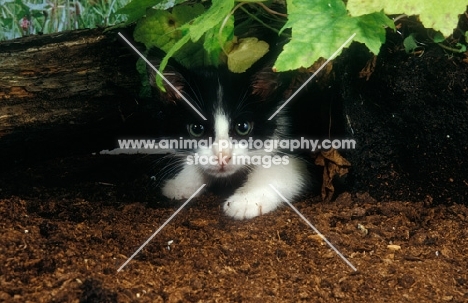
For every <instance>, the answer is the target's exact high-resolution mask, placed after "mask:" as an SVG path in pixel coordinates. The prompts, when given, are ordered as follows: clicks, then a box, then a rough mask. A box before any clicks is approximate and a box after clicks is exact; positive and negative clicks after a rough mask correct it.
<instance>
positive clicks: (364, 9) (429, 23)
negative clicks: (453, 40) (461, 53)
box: [347, 0, 468, 37]
mask: <svg viewBox="0 0 468 303" xmlns="http://www.w3.org/2000/svg"><path fill="white" fill-rule="evenodd" d="M467 4H468V3H467V1H466V0H448V1H435V0H434V1H428V0H406V1H402V0H348V4H347V8H348V11H349V12H350V14H351V15H352V16H360V15H363V14H368V13H370V12H375V11H380V10H384V12H385V13H386V14H388V15H394V14H407V15H419V19H420V20H421V22H422V23H423V25H424V26H425V27H427V28H433V29H435V30H437V31H441V32H442V34H443V35H444V36H445V37H448V36H450V35H451V34H452V32H453V29H454V28H455V27H456V26H457V22H458V15H459V14H462V13H463V12H464V11H465V10H466V5H467Z"/></svg>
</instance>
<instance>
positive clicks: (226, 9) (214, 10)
mask: <svg viewBox="0 0 468 303" xmlns="http://www.w3.org/2000/svg"><path fill="white" fill-rule="evenodd" d="M233 7H234V0H213V1H212V5H211V6H210V8H209V9H208V10H207V11H206V12H205V13H204V14H203V15H201V16H199V17H197V18H196V19H195V20H193V22H191V23H190V24H187V25H185V29H187V30H188V31H189V33H190V37H191V39H192V41H193V42H197V41H198V40H199V39H200V38H201V37H202V36H203V35H204V34H205V33H206V32H207V31H209V30H210V29H212V28H214V27H216V26H218V25H219V24H222V23H223V21H224V19H226V18H227V17H228V16H229V15H230V12H231V10H232V9H233Z"/></svg>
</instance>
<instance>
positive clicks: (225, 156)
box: [218, 150, 232, 166]
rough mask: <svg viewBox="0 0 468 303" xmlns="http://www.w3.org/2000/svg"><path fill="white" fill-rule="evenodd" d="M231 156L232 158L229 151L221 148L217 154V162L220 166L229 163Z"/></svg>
mask: <svg viewBox="0 0 468 303" xmlns="http://www.w3.org/2000/svg"><path fill="white" fill-rule="evenodd" d="M231 158H232V156H231V152H230V151H226V150H223V151H221V152H220V153H219V154H218V164H219V165H221V166H224V165H226V164H228V163H229V161H230V160H231Z"/></svg>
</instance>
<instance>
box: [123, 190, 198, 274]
mask: <svg viewBox="0 0 468 303" xmlns="http://www.w3.org/2000/svg"><path fill="white" fill-rule="evenodd" d="M205 185H206V184H203V185H202V186H200V188H198V189H197V191H196V192H194V193H193V195H191V196H190V198H188V200H187V201H185V203H184V204H182V206H181V207H179V208H178V209H177V210H176V211H175V212H174V213H173V214H172V215H171V216H170V217H169V219H167V220H166V222H164V223H163V225H161V226H160V227H159V228H158V229H157V230H156V231H155V232H154V233H153V234H152V235H151V237H149V238H148V240H146V241H145V243H143V244H142V245H141V246H140V247H139V248H138V249H137V250H136V251H135V252H134V253H133V255H131V256H130V258H128V259H127V261H125V263H124V264H122V266H120V267H119V269H117V272H119V271H121V270H122V269H123V268H124V267H125V266H126V265H127V264H128V262H130V261H131V260H132V259H133V258H134V257H135V256H136V255H137V254H138V253H139V252H140V251H141V250H142V249H143V247H145V246H146V245H147V244H148V243H149V242H150V241H151V240H152V239H153V238H154V237H155V236H156V235H157V234H158V233H159V232H160V231H161V230H162V229H163V228H164V227H165V226H166V225H167V224H168V223H169V222H170V221H171V220H172V219H174V217H175V216H177V214H178V213H179V212H180V211H181V210H182V209H183V208H184V207H185V206H186V205H187V204H188V203H189V202H190V200H192V199H193V197H195V196H196V195H197V194H198V193H199V192H200V190H202V188H203V187H205Z"/></svg>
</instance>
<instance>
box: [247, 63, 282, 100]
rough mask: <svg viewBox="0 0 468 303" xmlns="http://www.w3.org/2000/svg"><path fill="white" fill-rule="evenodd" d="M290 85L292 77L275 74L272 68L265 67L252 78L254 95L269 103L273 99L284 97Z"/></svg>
mask: <svg viewBox="0 0 468 303" xmlns="http://www.w3.org/2000/svg"><path fill="white" fill-rule="evenodd" d="M289 83H290V77H289V75H287V74H286V73H278V72H274V71H273V69H272V68H271V66H268V67H263V68H262V69H261V70H260V71H258V72H257V73H255V74H254V75H253V77H252V95H255V96H258V97H260V98H261V100H262V101H267V100H269V99H270V98H271V97H276V96H282V95H283V94H284V92H285V90H286V89H287V87H288V86H289Z"/></svg>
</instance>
